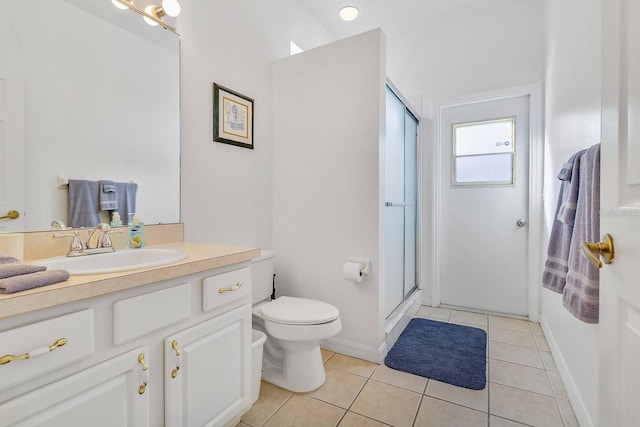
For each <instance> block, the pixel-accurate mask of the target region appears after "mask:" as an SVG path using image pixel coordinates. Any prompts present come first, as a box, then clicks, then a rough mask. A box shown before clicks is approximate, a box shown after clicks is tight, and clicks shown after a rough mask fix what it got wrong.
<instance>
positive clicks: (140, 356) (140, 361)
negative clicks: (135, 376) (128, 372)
mask: <svg viewBox="0 0 640 427" xmlns="http://www.w3.org/2000/svg"><path fill="white" fill-rule="evenodd" d="M138 363H140V364H141V365H142V370H143V371H146V370H147V369H149V366H147V364H146V363H145V361H144V353H140V354H139V355H138Z"/></svg>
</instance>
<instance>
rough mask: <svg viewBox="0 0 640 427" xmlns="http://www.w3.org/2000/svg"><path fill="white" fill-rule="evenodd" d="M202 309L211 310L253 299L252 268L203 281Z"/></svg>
mask: <svg viewBox="0 0 640 427" xmlns="http://www.w3.org/2000/svg"><path fill="white" fill-rule="evenodd" d="M202 288H203V290H202V292H203V296H202V310H203V311H211V310H215V309H217V308H220V307H223V306H226V305H229V304H231V303H235V302H238V301H242V302H245V300H247V301H250V299H251V269H250V268H249V267H245V268H241V269H239V270H233V271H229V272H227V273H222V274H218V275H215V276H211V277H207V278H206V279H204V280H203V281H202Z"/></svg>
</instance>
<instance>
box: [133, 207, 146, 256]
mask: <svg viewBox="0 0 640 427" xmlns="http://www.w3.org/2000/svg"><path fill="white" fill-rule="evenodd" d="M144 246H145V239H144V223H143V222H142V221H140V218H138V214H133V218H132V220H131V231H130V233H129V247H130V248H133V249H140V248H143V247H144Z"/></svg>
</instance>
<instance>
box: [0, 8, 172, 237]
mask: <svg viewBox="0 0 640 427" xmlns="http://www.w3.org/2000/svg"><path fill="white" fill-rule="evenodd" d="M179 68H180V58H179V38H178V36H177V35H176V34H174V33H172V32H170V31H167V30H165V29H163V28H160V27H151V26H149V25H147V24H145V23H144V22H143V20H142V18H141V17H140V16H139V15H137V14H135V13H133V12H132V11H130V10H119V9H116V8H115V7H114V6H113V5H112V3H111V2H110V1H108V0H21V1H15V0H0V83H1V84H0V98H2V100H3V102H2V103H0V111H4V112H2V113H0V167H2V174H0V175H2V177H1V178H0V187H1V190H0V193H1V194H0V208H1V209H2V212H0V215H3V214H4V212H5V211H6V210H8V209H17V210H19V211H20V212H21V213H23V215H21V217H20V218H19V219H17V220H9V221H8V220H3V221H0V232H8V231H37V230H47V229H49V228H50V224H51V221H52V220H54V219H62V220H63V221H65V220H66V218H67V189H66V188H65V186H64V185H60V182H59V178H62V179H86V180H96V181H97V180H113V181H117V182H135V183H137V184H138V195H137V208H136V210H137V212H138V214H139V216H140V219H141V220H143V221H144V222H145V223H147V224H154V223H175V222H179V221H180V89H179V86H180V84H179V78H180V74H179ZM7 111H8V112H9V113H6V112H7ZM5 113H6V114H5ZM20 144H22V145H23V147H24V160H22V161H21V162H20V161H18V162H16V161H14V160H12V159H11V155H12V152H13V151H15V150H14V148H15V147H17V146H19V145H20ZM18 159H19V156H18ZM17 163H19V164H18V166H22V174H21V172H20V171H18V172H15V170H19V169H20V168H16V164H17ZM8 171H11V173H8ZM15 188H22V189H23V190H22V195H23V200H22V201H20V200H19V199H20V197H19V196H17V197H16V200H17V201H16V202H15V203H18V204H20V203H22V206H15V207H14V206H13V205H11V201H10V200H8V199H9V198H10V197H11V194H12V189H15Z"/></svg>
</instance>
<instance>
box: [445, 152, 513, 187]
mask: <svg viewBox="0 0 640 427" xmlns="http://www.w3.org/2000/svg"><path fill="white" fill-rule="evenodd" d="M512 163H513V155H512V154H511V153H501V154H488V155H484V156H465V157H458V158H456V164H455V175H456V176H455V184H456V185H460V184H471V185H473V184H498V185H500V184H503V185H504V184H513V168H512Z"/></svg>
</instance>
